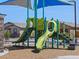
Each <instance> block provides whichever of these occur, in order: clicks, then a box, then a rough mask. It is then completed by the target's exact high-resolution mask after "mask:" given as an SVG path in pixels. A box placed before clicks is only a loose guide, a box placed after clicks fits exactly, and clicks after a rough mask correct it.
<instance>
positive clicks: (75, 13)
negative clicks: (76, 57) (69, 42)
mask: <svg viewBox="0 0 79 59" xmlns="http://www.w3.org/2000/svg"><path fill="white" fill-rule="evenodd" d="M74 20H75V44H77V38H76V34H77V32H76V30H77V19H76V1H74Z"/></svg>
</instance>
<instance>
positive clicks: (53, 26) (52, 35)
mask: <svg viewBox="0 0 79 59" xmlns="http://www.w3.org/2000/svg"><path fill="white" fill-rule="evenodd" d="M51 20H53V18H52V19H51ZM53 29H54V25H53V24H52V30H53ZM52 48H54V38H53V34H52Z"/></svg>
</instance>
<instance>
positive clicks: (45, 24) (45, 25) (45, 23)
mask: <svg viewBox="0 0 79 59" xmlns="http://www.w3.org/2000/svg"><path fill="white" fill-rule="evenodd" d="M46 27H47V22H46V18H45V19H44V33H45V32H46ZM45 48H46V43H45Z"/></svg>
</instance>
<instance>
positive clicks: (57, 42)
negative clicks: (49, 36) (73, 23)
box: [57, 19, 59, 48]
mask: <svg viewBox="0 0 79 59" xmlns="http://www.w3.org/2000/svg"><path fill="white" fill-rule="evenodd" d="M58 24H59V21H58V19H57V48H59V29H58V28H59V27H58Z"/></svg>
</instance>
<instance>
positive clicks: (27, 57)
mask: <svg viewBox="0 0 79 59" xmlns="http://www.w3.org/2000/svg"><path fill="white" fill-rule="evenodd" d="M32 51H33V48H15V49H12V48H11V49H10V52H9V53H8V54H7V55H5V56H2V57H0V59H54V58H56V57H58V56H68V55H75V56H78V55H79V47H77V48H76V50H64V49H44V50H42V51H41V52H40V53H33V52H32Z"/></svg>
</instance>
